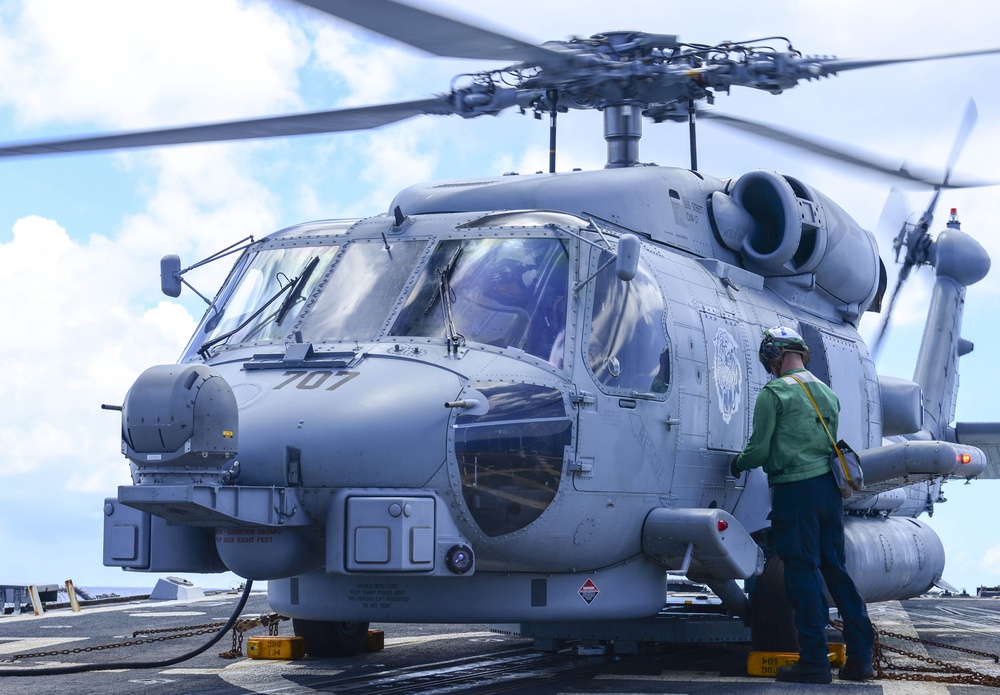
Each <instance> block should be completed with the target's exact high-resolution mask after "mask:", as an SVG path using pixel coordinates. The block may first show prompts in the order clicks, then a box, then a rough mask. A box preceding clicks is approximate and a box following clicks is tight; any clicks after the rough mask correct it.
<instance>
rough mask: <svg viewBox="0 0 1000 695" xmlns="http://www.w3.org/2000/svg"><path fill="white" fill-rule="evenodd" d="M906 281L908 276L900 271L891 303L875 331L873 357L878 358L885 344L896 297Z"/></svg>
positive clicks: (890, 299) (890, 296)
mask: <svg viewBox="0 0 1000 695" xmlns="http://www.w3.org/2000/svg"><path fill="white" fill-rule="evenodd" d="M904 282H906V276H904V275H903V274H902V273H900V274H899V276H898V277H897V278H896V285H895V286H894V287H893V288H892V294H890V295H889V304H888V305H887V306H886V308H885V312H884V313H883V314H882V320H881V321H880V322H879V325H878V330H877V331H875V336H874V338H873V339H872V346H871V354H872V359H877V358H878V354H879V352H880V351H881V349H882V345H884V344H885V336H886V335H887V334H888V332H889V319H891V318H892V309H893V307H895V306H896V298H897V297H898V296H899V290H900V288H901V287H902V286H903V283H904Z"/></svg>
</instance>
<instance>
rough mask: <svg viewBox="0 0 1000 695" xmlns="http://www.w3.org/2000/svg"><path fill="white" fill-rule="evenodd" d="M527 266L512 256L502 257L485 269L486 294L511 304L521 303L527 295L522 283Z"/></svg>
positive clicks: (525, 286) (519, 304) (526, 287)
mask: <svg viewBox="0 0 1000 695" xmlns="http://www.w3.org/2000/svg"><path fill="white" fill-rule="evenodd" d="M527 270H528V268H527V267H526V266H525V265H524V264H523V263H521V262H520V261H517V260H514V259H513V258H504V259H501V260H499V261H497V262H496V263H494V264H492V265H491V266H490V267H489V268H488V269H487V270H486V279H487V281H488V282H487V292H486V293H487V295H488V296H490V297H492V298H493V299H495V300H497V301H499V302H501V303H503V304H507V305H511V306H521V305H523V304H524V303H525V302H526V301H527V299H528V296H529V292H530V291H529V289H528V286H527V285H525V284H524V273H525V272H526V271H527Z"/></svg>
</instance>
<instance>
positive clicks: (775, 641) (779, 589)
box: [750, 555, 799, 653]
mask: <svg viewBox="0 0 1000 695" xmlns="http://www.w3.org/2000/svg"><path fill="white" fill-rule="evenodd" d="M750 640H751V642H752V643H753V650H754V651H755V652H793V653H798V651H799V633H798V631H797V630H796V629H795V612H794V611H793V610H792V604H791V603H790V602H789V601H788V595H787V594H786V593H785V563H783V562H782V561H781V558H779V557H778V556H776V555H772V556H771V557H769V558H768V559H767V562H765V563H764V572H763V573H762V574H761V575H760V576H759V577H757V579H756V581H755V582H754V589H753V593H752V594H751V595H750Z"/></svg>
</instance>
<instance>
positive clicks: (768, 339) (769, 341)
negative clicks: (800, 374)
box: [757, 326, 809, 371]
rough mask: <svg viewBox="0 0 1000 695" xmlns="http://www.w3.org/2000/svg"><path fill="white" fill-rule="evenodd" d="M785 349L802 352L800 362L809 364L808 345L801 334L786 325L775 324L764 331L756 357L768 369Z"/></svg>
mask: <svg viewBox="0 0 1000 695" xmlns="http://www.w3.org/2000/svg"><path fill="white" fill-rule="evenodd" d="M786 350H792V351H794V352H799V353H802V363H803V364H809V347H808V346H807V345H806V343H805V341H804V340H802V336H801V335H799V334H798V333H797V332H795V331H794V330H792V329H791V328H788V327H787V326H775V327H774V328H768V329H767V330H766V331H764V338H763V339H762V340H761V341H760V348H759V349H758V350H757V359H759V360H760V363H761V364H762V365H764V368H765V369H767V370H768V371H770V368H771V364H772V363H773V362H776V361H778V360H780V359H781V356H782V354H784V352H785V351H786Z"/></svg>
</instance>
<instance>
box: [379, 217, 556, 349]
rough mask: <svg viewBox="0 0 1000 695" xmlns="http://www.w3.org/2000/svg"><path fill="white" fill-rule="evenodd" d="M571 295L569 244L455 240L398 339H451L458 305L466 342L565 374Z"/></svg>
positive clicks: (414, 297)
mask: <svg viewBox="0 0 1000 695" xmlns="http://www.w3.org/2000/svg"><path fill="white" fill-rule="evenodd" d="M568 287H569V252H568V248H567V242H566V241H565V240H563V239H556V238H552V237H532V238H486V239H447V240H444V241H441V242H440V243H439V244H438V246H437V248H436V249H435V250H434V252H433V254H432V255H431V258H430V261H429V262H428V263H427V266H426V267H425V268H424V270H423V272H422V274H421V276H420V278H419V280H418V281H417V283H416V285H415V287H414V288H413V290H412V291H411V293H410V296H409V297H408V298H407V299H406V301H405V303H404V306H403V309H402V311H401V312H400V315H399V317H398V318H397V319H396V322H395V323H394V324H393V326H392V328H391V330H390V334H391V335H395V336H423V337H431V336H434V337H438V336H444V334H445V330H446V316H447V312H448V309H449V305H450V311H451V319H452V321H451V323H452V325H453V326H454V330H455V332H456V333H458V334H459V335H461V336H462V337H464V338H465V340H466V341H469V342H477V343H483V344H487V345H494V346H498V347H512V348H518V349H520V350H524V351H525V352H527V353H530V354H532V355H535V356H536V357H540V358H542V359H544V360H548V361H549V362H551V363H552V364H554V365H556V366H557V367H562V360H563V344H564V339H565V330H566V296H567V294H568ZM442 298H445V299H446V301H442Z"/></svg>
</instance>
